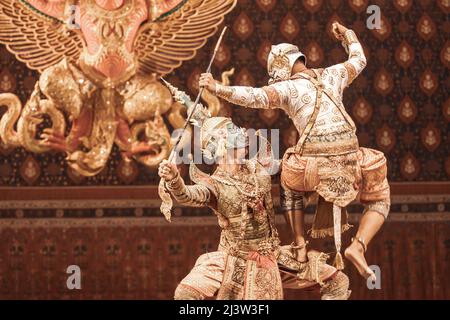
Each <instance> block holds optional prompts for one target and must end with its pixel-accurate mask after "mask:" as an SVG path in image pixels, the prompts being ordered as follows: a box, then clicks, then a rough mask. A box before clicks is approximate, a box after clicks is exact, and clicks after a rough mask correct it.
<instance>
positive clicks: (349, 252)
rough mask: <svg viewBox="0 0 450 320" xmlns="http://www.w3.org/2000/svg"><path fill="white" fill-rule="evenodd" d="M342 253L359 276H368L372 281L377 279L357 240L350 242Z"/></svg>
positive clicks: (366, 277)
mask: <svg viewBox="0 0 450 320" xmlns="http://www.w3.org/2000/svg"><path fill="white" fill-rule="evenodd" d="M344 254H345V257H346V258H347V259H348V260H350V262H351V263H353V265H354V266H355V267H356V269H357V270H358V272H359V274H360V275H361V276H363V277H364V278H365V279H369V278H370V279H371V281H373V282H375V281H376V280H377V277H376V276H375V273H374V272H373V271H372V269H370V268H369V266H368V265H367V261H366V258H365V257H364V249H363V247H362V245H361V244H360V243H359V242H358V241H357V240H355V241H353V242H352V244H351V245H350V246H349V247H348V248H347V249H346V250H345V253H344Z"/></svg>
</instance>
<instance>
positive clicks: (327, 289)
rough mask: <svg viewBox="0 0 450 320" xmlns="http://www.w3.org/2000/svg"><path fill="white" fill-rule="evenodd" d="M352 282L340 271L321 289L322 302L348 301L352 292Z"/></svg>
mask: <svg viewBox="0 0 450 320" xmlns="http://www.w3.org/2000/svg"><path fill="white" fill-rule="evenodd" d="M349 285H350V281H349V279H348V277H347V275H346V274H344V273H343V272H342V271H338V272H337V273H336V274H335V275H334V276H333V277H332V278H331V279H330V280H328V281H327V282H326V283H325V285H324V286H323V287H322V289H321V293H322V300H347V299H348V298H349V297H350V293H351V291H350V290H348V288H349Z"/></svg>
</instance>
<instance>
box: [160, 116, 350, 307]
mask: <svg viewBox="0 0 450 320" xmlns="http://www.w3.org/2000/svg"><path fill="white" fill-rule="evenodd" d="M200 140H201V142H200V143H201V147H202V150H203V153H204V155H205V156H207V157H209V158H210V159H214V160H215V161H216V163H217V169H216V171H215V172H214V173H213V174H212V175H208V174H206V173H204V172H202V171H201V170H200V169H199V168H198V167H197V166H195V165H194V164H191V166H190V177H191V180H192V181H193V182H194V183H195V184H194V185H186V184H185V183H184V181H183V179H182V178H181V177H180V174H179V172H178V169H177V167H176V165H175V164H172V163H169V162H168V161H167V160H166V161H164V162H162V163H161V165H160V168H159V175H160V176H161V178H162V179H164V181H165V184H166V188H167V190H168V191H169V192H170V193H171V195H172V196H173V198H174V199H175V200H176V201H177V202H178V203H180V204H181V205H184V206H191V207H209V208H211V209H212V210H213V211H214V213H215V214H216V216H217V218H218V221H219V225H220V227H221V229H222V232H221V237H220V243H219V247H218V249H217V251H216V252H209V253H206V254H203V255H202V256H200V257H199V258H198V260H197V262H196V263H195V266H194V268H193V269H192V271H191V272H190V273H189V274H188V275H187V276H186V277H185V278H184V279H183V280H182V281H181V283H180V284H179V285H178V287H177V288H176V291H175V299H178V300H202V299H205V298H212V297H217V299H221V300H272V299H282V298H283V287H285V288H290V289H306V288H313V287H320V292H321V297H322V299H324V300H343V299H347V298H348V297H349V295H350V292H349V290H348V286H349V281H348V277H347V276H346V275H345V274H344V273H342V271H338V270H337V269H336V268H334V267H332V266H330V265H327V264H326V260H327V258H328V257H327V255H326V254H324V253H320V252H317V251H310V252H308V258H309V261H308V262H306V263H301V262H299V261H298V260H297V259H295V256H294V254H293V253H292V251H291V247H290V246H286V247H280V246H279V243H280V242H279V239H278V233H277V230H276V228H275V224H274V218H275V217H274V210H273V204H272V197H271V185H272V184H271V176H270V175H269V174H268V172H267V170H265V167H264V166H263V165H261V162H260V161H258V160H256V159H251V160H246V159H245V158H246V154H247V145H248V138H247V134H246V132H245V130H243V129H241V128H239V127H237V126H235V125H234V124H233V123H232V122H231V119H229V118H223V117H214V118H208V119H206V120H205V121H204V122H203V124H202V125H201V129H200Z"/></svg>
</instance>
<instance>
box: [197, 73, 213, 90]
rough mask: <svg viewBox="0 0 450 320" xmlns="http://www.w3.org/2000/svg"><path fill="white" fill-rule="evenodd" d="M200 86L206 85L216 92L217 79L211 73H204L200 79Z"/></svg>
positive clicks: (206, 87) (208, 88)
mask: <svg viewBox="0 0 450 320" xmlns="http://www.w3.org/2000/svg"><path fill="white" fill-rule="evenodd" d="M199 86H200V88H202V87H204V88H205V89H206V90H208V91H210V92H212V93H214V92H216V80H214V78H213V76H212V74H211V73H202V74H201V76H200V81H199Z"/></svg>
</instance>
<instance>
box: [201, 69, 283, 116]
mask: <svg viewBox="0 0 450 320" xmlns="http://www.w3.org/2000/svg"><path fill="white" fill-rule="evenodd" d="M200 87H205V88H206V89H207V90H208V91H210V92H212V93H215V95H216V96H218V97H219V98H222V99H224V100H227V101H228V102H230V103H233V104H237V105H240V106H243V107H246V108H256V109H275V108H283V107H284V106H286V105H287V104H288V99H289V94H288V93H287V92H286V91H287V85H286V84H283V83H278V84H274V85H270V86H267V87H263V88H252V87H242V86H224V85H222V84H220V83H219V82H217V81H216V80H214V78H213V76H212V75H211V74H210V73H203V74H202V75H201V77H200Z"/></svg>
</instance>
